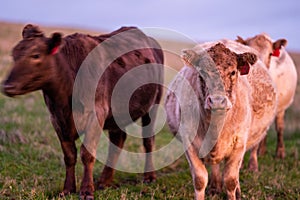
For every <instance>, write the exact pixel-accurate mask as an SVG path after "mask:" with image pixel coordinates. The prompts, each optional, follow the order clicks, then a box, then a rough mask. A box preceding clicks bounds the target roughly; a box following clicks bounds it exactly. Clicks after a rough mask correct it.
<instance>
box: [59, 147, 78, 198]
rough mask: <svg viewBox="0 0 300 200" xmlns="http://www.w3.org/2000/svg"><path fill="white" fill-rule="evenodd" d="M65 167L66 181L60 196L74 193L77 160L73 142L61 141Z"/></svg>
mask: <svg viewBox="0 0 300 200" xmlns="http://www.w3.org/2000/svg"><path fill="white" fill-rule="evenodd" d="M61 147H62V150H63V153H64V161H65V165H66V179H65V184H64V189H63V191H62V193H61V194H60V196H64V195H68V194H70V193H75V192H76V181H75V164H76V160H77V149H76V145H75V142H74V141H61Z"/></svg>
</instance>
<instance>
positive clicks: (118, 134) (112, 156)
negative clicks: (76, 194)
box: [98, 129, 127, 189]
mask: <svg viewBox="0 0 300 200" xmlns="http://www.w3.org/2000/svg"><path fill="white" fill-rule="evenodd" d="M126 136H127V135H126V133H125V132H124V131H122V130H121V129H119V130H114V131H109V140H110V144H109V149H108V156H107V160H106V165H105V166H104V169H103V171H102V173H101V177H100V179H99V183H98V189H103V188H105V187H107V186H109V185H110V184H111V182H112V180H113V176H114V172H115V169H114V168H115V165H116V164H117V161H118V158H119V155H120V153H121V150H122V148H123V146H124V142H125V140H126Z"/></svg>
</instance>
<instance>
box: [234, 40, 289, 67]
mask: <svg viewBox="0 0 300 200" xmlns="http://www.w3.org/2000/svg"><path fill="white" fill-rule="evenodd" d="M236 41H237V42H239V43H242V44H244V45H247V46H250V47H252V48H254V49H256V50H257V51H258V52H259V56H260V59H261V60H262V61H263V62H264V64H265V65H266V66H267V67H268V68H269V67H270V62H271V56H275V57H279V56H280V49H281V48H282V47H283V46H286V45H287V40H286V39H278V40H276V41H275V42H272V39H271V38H270V37H269V36H268V35H266V34H259V35H256V36H254V37H252V38H248V39H246V40H244V39H243V38H241V37H240V36H238V39H237V40H236Z"/></svg>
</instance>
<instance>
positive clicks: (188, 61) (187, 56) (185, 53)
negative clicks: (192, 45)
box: [181, 49, 197, 67]
mask: <svg viewBox="0 0 300 200" xmlns="http://www.w3.org/2000/svg"><path fill="white" fill-rule="evenodd" d="M196 58H197V53H196V52H195V51H194V50H192V49H183V50H182V51H181V59H182V61H183V63H184V64H185V65H186V66H189V67H193V64H194V62H195V59H196Z"/></svg>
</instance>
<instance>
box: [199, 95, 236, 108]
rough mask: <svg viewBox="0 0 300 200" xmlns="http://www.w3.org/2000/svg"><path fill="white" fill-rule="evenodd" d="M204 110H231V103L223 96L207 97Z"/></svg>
mask: <svg viewBox="0 0 300 200" xmlns="http://www.w3.org/2000/svg"><path fill="white" fill-rule="evenodd" d="M205 108H206V109H210V110H225V109H226V110H227V109H230V108H231V102H230V100H229V99H228V98H227V97H226V96H224V95H209V96H208V97H207V99H206V102H205Z"/></svg>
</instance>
